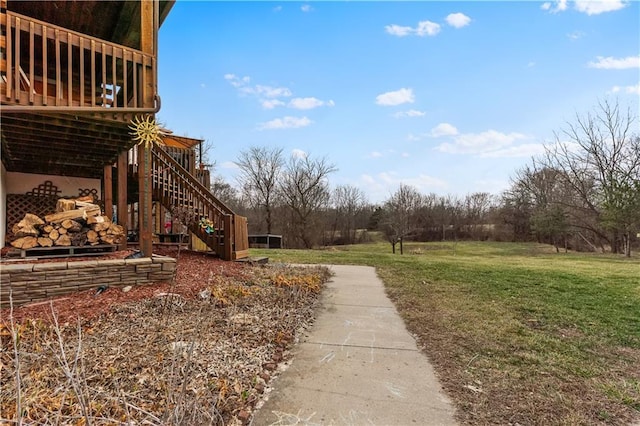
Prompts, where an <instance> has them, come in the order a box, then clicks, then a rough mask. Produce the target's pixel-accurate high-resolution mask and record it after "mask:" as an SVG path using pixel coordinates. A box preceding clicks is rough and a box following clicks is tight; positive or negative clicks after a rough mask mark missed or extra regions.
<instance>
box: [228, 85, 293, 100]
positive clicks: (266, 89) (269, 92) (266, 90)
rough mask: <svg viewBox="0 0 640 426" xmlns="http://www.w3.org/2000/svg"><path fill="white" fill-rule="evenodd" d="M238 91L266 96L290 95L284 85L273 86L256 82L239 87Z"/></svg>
mask: <svg viewBox="0 0 640 426" xmlns="http://www.w3.org/2000/svg"><path fill="white" fill-rule="evenodd" d="M240 92H242V93H245V94H248V95H256V96H264V97H266V98H278V97H289V96H291V95H292V93H291V90H289V89H287V88H286V87H273V86H265V85H262V84H256V85H255V86H253V87H246V86H245V87H241V88H240Z"/></svg>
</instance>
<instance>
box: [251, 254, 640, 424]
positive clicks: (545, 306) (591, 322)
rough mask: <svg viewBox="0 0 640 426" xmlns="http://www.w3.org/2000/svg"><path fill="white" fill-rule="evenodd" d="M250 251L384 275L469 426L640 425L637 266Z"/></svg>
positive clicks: (502, 257)
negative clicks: (357, 267)
mask: <svg viewBox="0 0 640 426" xmlns="http://www.w3.org/2000/svg"><path fill="white" fill-rule="evenodd" d="M404 253H405V254H404V255H399V254H396V255H393V254H392V253H391V247H390V245H389V244H384V243H375V244H367V245H356V246H346V247H336V248H329V249H324V250H306V251H305V250H252V255H254V256H268V257H269V259H270V262H278V261H285V262H298V263H326V264H359V265H371V266H374V267H376V269H377V271H378V275H379V276H380V278H381V279H382V280H383V281H384V283H385V286H386V288H387V293H388V295H389V296H390V297H391V299H392V300H393V301H394V302H395V304H396V306H397V307H398V310H399V311H400V313H401V315H402V316H403V318H404V319H405V322H406V324H407V327H408V328H409V330H410V331H411V332H412V333H414V334H415V335H416V336H418V339H419V344H421V345H422V346H423V348H424V351H425V353H426V354H427V355H428V356H429V358H430V360H431V361H432V363H433V364H434V366H435V368H436V370H437V371H438V374H439V376H440V379H441V382H442V384H443V386H444V387H445V389H446V391H447V393H448V394H449V395H450V396H451V398H452V399H453V400H454V401H455V402H456V404H457V406H458V412H459V413H458V416H459V419H460V421H461V422H464V423H468V424H509V423H511V424H516V423H520V424H549V423H551V424H597V423H602V424H628V423H630V422H632V420H633V419H635V420H636V421H637V420H638V419H640V257H638V255H635V256H634V257H632V258H631V259H626V258H623V257H617V256H613V255H601V254H591V253H589V254H577V253H568V254H565V253H555V250H554V249H553V247H550V246H546V245H540V244H512V243H489V242H482V243H475V242H464V243H455V244H454V243H409V244H405V250H404Z"/></svg>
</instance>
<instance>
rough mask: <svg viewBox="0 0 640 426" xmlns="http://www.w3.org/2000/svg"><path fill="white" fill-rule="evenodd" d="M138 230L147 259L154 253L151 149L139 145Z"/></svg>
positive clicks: (141, 247) (141, 248) (141, 246)
mask: <svg viewBox="0 0 640 426" xmlns="http://www.w3.org/2000/svg"><path fill="white" fill-rule="evenodd" d="M138 186H139V188H140V190H139V201H138V229H139V231H140V233H139V238H140V250H141V251H142V253H143V254H144V256H145V257H151V254H152V253H153V220H152V219H153V218H152V215H151V147H145V144H140V145H138Z"/></svg>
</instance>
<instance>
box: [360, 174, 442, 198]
mask: <svg viewBox="0 0 640 426" xmlns="http://www.w3.org/2000/svg"><path fill="white" fill-rule="evenodd" d="M401 183H402V184H405V185H410V186H413V187H415V188H416V189H417V190H418V191H420V192H422V193H424V194H427V193H429V192H434V191H444V190H446V189H447V188H448V186H449V185H448V183H447V182H446V181H445V180H442V179H440V178H437V177H433V176H429V175H426V174H420V175H418V176H412V177H402V176H399V175H398V173H396V172H394V171H388V172H382V173H378V174H376V175H369V174H363V175H360V179H359V182H358V186H360V187H362V188H363V190H364V191H365V192H366V193H367V194H368V195H369V197H370V199H371V200H372V201H373V202H383V201H384V200H385V199H388V198H389V196H390V195H391V194H392V193H393V192H395V191H396V190H397V189H398V186H399V185H400V184H401Z"/></svg>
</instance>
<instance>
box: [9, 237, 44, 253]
mask: <svg viewBox="0 0 640 426" xmlns="http://www.w3.org/2000/svg"><path fill="white" fill-rule="evenodd" d="M11 245H12V246H13V247H15V248H19V249H23V250H26V249H30V248H34V247H36V246H37V245H38V239H37V238H36V237H22V238H18V239H17V240H15V241H13V242H12V243H11Z"/></svg>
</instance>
